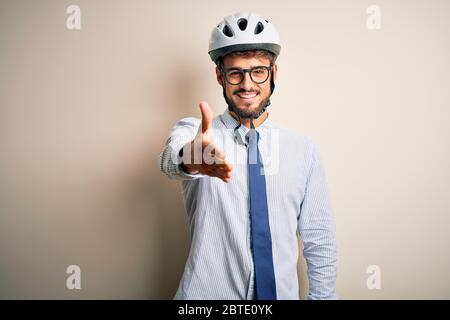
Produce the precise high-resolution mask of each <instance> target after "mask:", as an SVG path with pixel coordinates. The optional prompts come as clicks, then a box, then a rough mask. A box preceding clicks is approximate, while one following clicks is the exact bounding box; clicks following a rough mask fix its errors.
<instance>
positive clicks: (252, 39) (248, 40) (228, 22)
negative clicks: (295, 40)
mask: <svg viewBox="0 0 450 320" xmlns="http://www.w3.org/2000/svg"><path fill="white" fill-rule="evenodd" d="M248 50H267V51H269V52H271V53H273V54H274V55H275V58H276V57H277V56H278V55H279V54H280V50H281V46H280V37H279V35H278V32H277V30H276V29H275V26H274V25H273V23H272V22H270V21H268V20H266V19H264V18H262V17H260V16H258V15H256V14H254V13H249V12H239V13H236V14H234V15H230V16H227V17H225V18H224V19H223V20H222V21H221V22H220V23H219V25H218V26H217V27H215V28H214V29H213V31H212V33H211V38H210V40H209V50H208V53H209V55H210V57H211V60H212V61H214V63H216V64H217V61H218V60H219V59H220V58H221V57H223V56H224V55H226V54H228V53H232V52H236V51H248Z"/></svg>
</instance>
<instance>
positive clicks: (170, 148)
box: [158, 117, 205, 180]
mask: <svg viewBox="0 0 450 320" xmlns="http://www.w3.org/2000/svg"><path fill="white" fill-rule="evenodd" d="M200 123H201V120H200V119H198V118H193V117H190V118H183V119H181V120H179V121H177V123H176V124H175V126H174V127H173V128H172V131H171V132H170V135H169V137H168V139H167V140H166V143H165V146H164V149H163V150H162V152H161V154H160V155H159V162H158V164H159V168H160V170H161V172H163V173H164V174H166V175H167V176H168V177H169V178H171V179H177V180H193V179H198V178H201V177H204V176H205V175H204V174H199V173H197V174H189V173H186V172H184V171H183V169H181V166H180V164H181V163H182V159H181V157H180V156H179V153H180V150H181V149H182V148H183V146H184V145H185V144H186V143H188V142H189V141H192V140H193V139H194V138H195V135H196V134H197V132H198V130H199V127H200Z"/></svg>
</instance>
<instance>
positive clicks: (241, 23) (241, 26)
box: [237, 19, 247, 31]
mask: <svg viewBox="0 0 450 320" xmlns="http://www.w3.org/2000/svg"><path fill="white" fill-rule="evenodd" d="M237 24H238V26H239V29H241V30H242V31H244V30H245V29H246V28H247V19H239V20H238V22H237Z"/></svg>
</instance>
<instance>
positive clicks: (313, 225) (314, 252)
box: [298, 140, 337, 300]
mask: <svg viewBox="0 0 450 320" xmlns="http://www.w3.org/2000/svg"><path fill="white" fill-rule="evenodd" d="M309 142H310V143H309V145H310V148H309V149H310V150H311V151H310V154H311V156H310V161H309V162H310V166H309V172H308V177H307V182H306V190H305V196H304V198H303V201H302V204H301V207H300V215H299V219H298V231H299V233H300V236H301V238H302V240H303V245H304V250H303V255H304V257H305V260H306V264H307V267H308V271H307V273H308V281H309V292H308V299H311V300H316V299H337V295H336V274H337V250H336V227H335V223H334V219H333V212H332V208H331V201H330V194H329V190H328V184H327V180H326V176H325V170H324V167H323V164H322V161H321V159H320V154H319V148H318V146H317V145H316V144H315V143H314V141H312V140H310V141H309Z"/></svg>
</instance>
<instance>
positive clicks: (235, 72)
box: [228, 70, 241, 77]
mask: <svg viewBox="0 0 450 320" xmlns="http://www.w3.org/2000/svg"><path fill="white" fill-rule="evenodd" d="M228 75H230V76H232V77H237V76H240V75H241V72H240V71H238V70H231V71H229V72H228Z"/></svg>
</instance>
